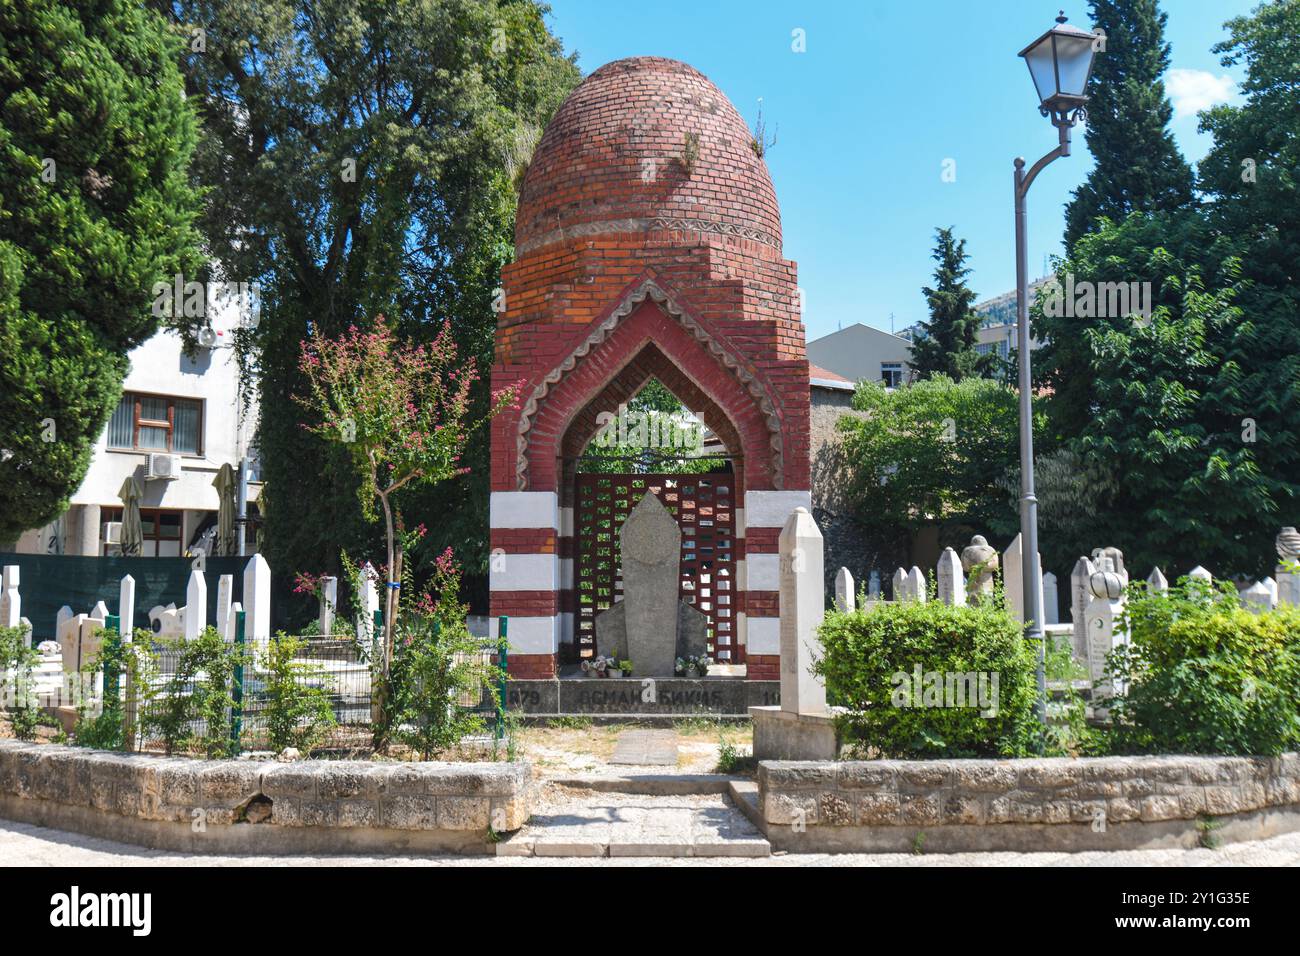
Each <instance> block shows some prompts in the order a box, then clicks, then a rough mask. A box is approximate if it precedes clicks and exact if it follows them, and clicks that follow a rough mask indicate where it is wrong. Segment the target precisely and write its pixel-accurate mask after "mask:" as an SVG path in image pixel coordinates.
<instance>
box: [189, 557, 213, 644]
mask: <svg viewBox="0 0 1300 956" xmlns="http://www.w3.org/2000/svg"><path fill="white" fill-rule="evenodd" d="M207 626H208V582H207V581H206V580H205V578H204V576H203V572H202V571H200V570H198V569H197V568H196V569H194V570H193V571H191V572H190V580H189V583H188V584H186V585H185V640H187V641H193V640H197V639H198V636H199V635H200V634H202V633H203V629H204V628H205V627H207Z"/></svg>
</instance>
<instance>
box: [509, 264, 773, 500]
mask: <svg viewBox="0 0 1300 956" xmlns="http://www.w3.org/2000/svg"><path fill="white" fill-rule="evenodd" d="M646 299H651V300H652V301H654V303H655V304H656V305H658V306H659V307H660V308H661V309H662V310H663V311H664V314H665V315H667V316H668V317H669V318H671V319H673V320H675V321H676V322H677V323H679V324H680V325H681V326H682V328H684V329H685V330H686V331H687V332H689V333H690V334H691V335H692V336H694V337H695V339H696V341H698V342H700V343H701V344H703V345H704V346H705V347H706V348H707V349H708V350H709V353H710V354H711V355H712V356H713V357H714V358H715V359H716V360H717V361H719V362H720V363H722V365H723V366H724V367H725V368H726V369H727V370H728V371H730V372H731V373H732V374H733V375H734V376H735V377H736V379H737V380H738V381H739V382H740V383H741V384H742V385H743V386H744V387H745V389H746V391H748V392H749V394H750V396H751V397H752V398H753V399H754V402H755V403H756V404H757V405H758V407H759V410H760V411H761V412H762V413H763V420H764V422H766V424H767V432H768V442H769V444H770V445H771V448H772V485H773V487H774V488H776V489H777V490H781V489H782V488H784V487H785V486H784V471H785V463H784V447H783V445H782V441H781V420H780V418H779V417H778V416H777V413H776V403H775V402H774V401H773V400H772V396H771V393H770V392H769V391H768V389H767V387H766V385H765V384H764V383H763V382H762V381H760V380H759V378H758V376H757V375H755V374H754V373H753V372H752V371H750V370H749V369H748V368H746V367H745V366H744V364H743V363H742V362H741V361H740V359H738V358H737V357H736V356H735V355H734V354H732V352H731V351H730V350H729V349H727V348H726V347H725V346H723V345H722V343H720V342H719V341H718V340H717V339H716V338H715V337H714V336H713V334H712V333H711V332H710V331H709V330H708V329H706V328H704V326H702V325H701V324H700V322H699V321H698V320H697V319H695V318H694V317H693V316H691V315H690V314H689V313H688V312H687V311H686V310H684V309H683V308H682V307H681V306H679V305H678V304H677V303H676V302H674V301H673V298H672V296H670V295H669V294H668V293H667V292H665V291H664V290H663V289H662V288H661V287H660V286H659V285H658V284H657V283H656V282H655V281H654V280H653V279H646V280H645V281H644V282H642V283H641V284H640V285H639V286H637V287H636V288H635V289H633V290H632V292H630V293H629V294H628V295H627V297H626V298H624V299H623V301H622V302H621V303H620V304H619V306H618V308H616V309H615V310H614V311H613V312H611V313H610V314H609V315H608V316H606V317H605V318H604V319H603V320H602V321H601V322H599V323H597V324H596V326H595V327H594V328H592V329H591V331H590V332H589V333H588V334H587V337H586V338H585V339H583V341H582V342H581V343H579V344H578V346H577V347H576V348H575V349H574V350H573V351H572V352H570V353H569V354H568V355H567V356H565V358H564V360H563V361H562V362H560V364H558V365H557V366H555V368H553V369H551V370H550V371H549V372H547V373H546V375H545V376H544V377H543V378H542V380H541V381H540V382H539V383H538V384H537V386H536V387H535V388H534V389H533V391H532V394H531V395H529V397H528V399H527V401H525V402H524V405H523V408H522V410H521V412H520V415H519V429H518V434H517V436H516V439H515V446H516V451H517V455H516V459H515V474H516V476H517V479H518V486H519V490H520V491H527V490H528V431H529V429H530V428H532V423H533V416H535V415H536V414H537V410H538V409H539V408H540V407H541V404H542V402H543V401H545V400H546V396H547V395H549V394H550V391H551V388H552V387H553V386H555V385H556V384H558V383H559V382H560V381H561V380H562V379H564V378H565V377H566V376H567V375H568V374H569V373H570V372H572V371H573V370H574V369H575V368H577V366H578V363H579V362H580V361H581V360H582V359H584V358H585V357H586V356H587V355H588V354H589V353H590V352H591V350H592V349H594V348H595V347H596V346H598V345H600V344H601V343H602V342H604V341H605V340H606V339H608V338H609V337H610V335H611V334H613V332H614V330H615V329H617V328H618V326H619V324H620V323H621V322H622V321H623V320H624V319H625V318H627V317H628V316H629V315H631V314H632V312H633V311H634V310H635V309H636V307H637V306H639V305H640V304H641V303H642V302H644V301H645V300H646Z"/></svg>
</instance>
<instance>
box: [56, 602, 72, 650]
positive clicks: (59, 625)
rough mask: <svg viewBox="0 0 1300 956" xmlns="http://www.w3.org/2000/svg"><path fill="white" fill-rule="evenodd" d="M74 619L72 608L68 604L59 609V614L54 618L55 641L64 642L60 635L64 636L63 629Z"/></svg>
mask: <svg viewBox="0 0 1300 956" xmlns="http://www.w3.org/2000/svg"><path fill="white" fill-rule="evenodd" d="M72 618H73V614H72V608H70V607H68V606H67V605H66V604H65V605H63V607H61V608H59V611H58V614H56V615H55V616H54V639H55V640H56V641H58V640H62V638H61V636H60V635H62V634H63V628H64V626H65V625H66V624H67V623H68V622H69V621H71V620H72Z"/></svg>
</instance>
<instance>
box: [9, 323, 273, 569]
mask: <svg viewBox="0 0 1300 956" xmlns="http://www.w3.org/2000/svg"><path fill="white" fill-rule="evenodd" d="M207 342H209V343H210V344H209V345H207V346H201V347H200V348H199V349H198V350H197V352H196V353H195V354H193V355H185V354H184V352H183V350H182V342H181V337H180V336H179V335H178V334H177V333H175V332H173V331H171V330H168V329H162V330H160V331H159V332H158V333H157V334H156V335H154V336H153V338H151V339H149V340H148V341H147V342H145V343H144V344H143V345H141V346H139V347H138V348H136V349H134V350H133V351H132V352H131V353H130V355H129V359H130V363H131V370H130V372H129V373H128V374H127V376H126V381H125V383H124V386H123V393H122V398H121V401H120V402H119V403H118V406H117V409H116V410H115V411H114V412H113V415H112V417H111V419H110V420H109V423H108V427H107V428H105V429H104V433H103V434H102V435H101V436H100V438H99V441H98V442H97V444H96V446H95V451H94V460H93V461H92V462H91V465H90V468H89V470H88V471H87V472H86V478H85V480H84V481H83V482H82V483H81V487H79V488H78V489H77V491H76V493H75V494H73V495H72V498H71V507H69V508H68V510H67V512H66V513H65V514H64V515H62V516H61V517H60V518H58V519H57V520H56V521H54V522H52V523H51V524H49V525H47V526H45V527H44V528H39V529H36V530H32V531H28V532H27V533H25V534H24V535H23V536H22V537H21V538H20V539H19V541H18V547H17V550H18V552H19V553H23V554H73V555H112V554H118V553H120V552H119V551H118V549H117V546H116V543H115V541H114V540H113V539H114V538H115V533H114V532H115V531H116V527H115V523H117V522H120V521H121V517H122V500H121V499H120V498H119V497H118V494H119V492H120V491H121V488H122V484H123V482H124V481H125V480H126V479H127V478H128V477H131V476H134V477H135V478H136V480H137V481H138V482H139V485H140V487H141V488H142V489H143V491H144V496H143V498H142V499H141V501H140V518H141V524H142V526H143V529H144V550H143V552H142V555H143V556H145V557H178V556H182V555H184V554H186V553H197V552H198V551H200V550H202V551H205V552H206V551H207V550H208V549H209V547H210V541H211V539H212V537H213V536H214V535H215V527H216V519H217V507H218V496H217V489H216V488H215V487H214V486H213V484H212V482H213V479H214V478H216V475H217V471H218V470H219V469H220V468H221V466H222V465H223V464H225V463H227V462H229V463H230V464H231V466H232V467H233V468H234V469H235V470H236V473H237V472H238V469H239V461H240V459H241V458H243V457H245V456H247V457H248V458H249V459H250V462H251V464H252V467H251V469H250V471H251V475H252V478H253V479H254V480H252V481H250V483H249V491H248V497H249V501H250V502H254V501H256V499H257V496H258V493H259V492H260V489H261V482H260V481H259V480H256V479H257V478H258V477H259V475H258V468H257V463H256V456H257V453H256V448H255V447H254V439H255V432H256V427H257V411H258V410H257V407H256V402H255V401H253V402H251V403H250V406H249V407H248V408H244V407H242V405H241V401H240V396H239V368H238V360H237V358H236V357H235V352H234V349H233V348H232V347H231V333H230V328H229V325H228V324H227V325H226V327H225V328H223V327H222V323H221V321H220V319H214V321H213V323H212V334H210V335H209V336H208V337H207ZM254 510H255V509H253V508H250V513H252V512H253V511H254ZM254 546H255V536H254V535H253V534H251V533H250V534H249V535H248V538H247V548H246V550H247V551H248V552H249V553H252V551H253V549H254Z"/></svg>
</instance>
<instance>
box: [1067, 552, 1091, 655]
mask: <svg viewBox="0 0 1300 956" xmlns="http://www.w3.org/2000/svg"><path fill="white" fill-rule="evenodd" d="M1096 571H1097V567H1096V565H1094V564H1093V563H1092V561H1091V560H1090V559H1089V558H1079V560H1078V561H1076V562H1074V570H1072V571H1071V572H1070V621H1071V623H1072V624H1073V627H1074V633H1073V644H1074V659H1075V660H1077V661H1079V662H1081V663H1086V664H1088V666H1089V667H1091V666H1092V661H1091V658H1090V657H1089V654H1090V651H1089V648H1090V647H1091V646H1092V645H1091V643H1090V642H1089V641H1088V621H1087V614H1088V602H1089V601H1091V600H1092V589H1091V588H1090V587H1089V585H1088V582H1089V581H1091V580H1092V576H1093V574H1095V573H1096Z"/></svg>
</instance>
